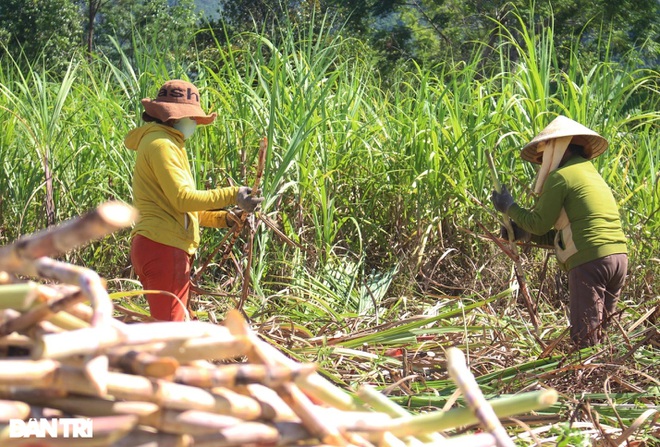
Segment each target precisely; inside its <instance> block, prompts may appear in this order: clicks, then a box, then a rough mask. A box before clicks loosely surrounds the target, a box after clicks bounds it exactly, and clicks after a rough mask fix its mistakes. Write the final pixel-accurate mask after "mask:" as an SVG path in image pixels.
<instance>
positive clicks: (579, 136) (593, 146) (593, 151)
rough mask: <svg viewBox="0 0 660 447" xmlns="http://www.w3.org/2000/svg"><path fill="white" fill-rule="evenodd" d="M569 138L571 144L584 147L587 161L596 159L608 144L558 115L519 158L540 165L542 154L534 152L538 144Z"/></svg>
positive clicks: (585, 128)
mask: <svg viewBox="0 0 660 447" xmlns="http://www.w3.org/2000/svg"><path fill="white" fill-rule="evenodd" d="M569 136H573V137H575V138H573V140H571V142H572V143H574V144H579V145H581V146H584V155H585V156H586V157H587V160H591V159H592V158H595V157H598V156H599V155H600V154H602V153H603V152H605V149H607V145H608V143H607V140H606V139H605V138H603V137H601V136H600V135H598V134H597V133H596V132H594V131H593V130H591V129H589V128H588V127H585V126H583V125H582V124H580V123H578V122H577V121H573V120H572V119H570V118H566V117H565V116H562V115H559V116H558V117H557V118H555V119H554V120H552V122H551V123H550V124H548V125H547V126H546V128H545V129H543V130H542V131H541V132H540V133H539V134H538V135H537V136H535V137H534V139H533V140H532V141H530V142H529V143H527V144H526V145H525V147H523V149H522V153H521V154H520V156H521V157H522V159H523V160H527V161H529V162H531V163H537V164H540V163H541V159H542V154H541V153H540V152H538V151H537V150H536V149H537V146H538V144H539V143H540V142H542V141H547V140H551V139H553V138H560V137H569Z"/></svg>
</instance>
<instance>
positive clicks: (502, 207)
mask: <svg viewBox="0 0 660 447" xmlns="http://www.w3.org/2000/svg"><path fill="white" fill-rule="evenodd" d="M490 200H491V202H493V205H494V206H495V209H496V210H497V211H499V212H500V213H504V214H506V212H507V211H509V208H511V205H513V204H514V203H515V202H514V200H513V197H512V196H511V194H510V193H509V190H508V189H507V188H506V186H504V185H502V192H500V193H498V192H497V191H493V193H492V194H491V196H490Z"/></svg>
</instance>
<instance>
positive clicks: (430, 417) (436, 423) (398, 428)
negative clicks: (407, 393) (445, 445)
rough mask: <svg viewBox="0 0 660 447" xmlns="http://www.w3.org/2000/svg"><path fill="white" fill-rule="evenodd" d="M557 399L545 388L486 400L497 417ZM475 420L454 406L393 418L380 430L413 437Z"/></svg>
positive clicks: (526, 410) (520, 411)
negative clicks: (445, 409)
mask: <svg viewBox="0 0 660 447" xmlns="http://www.w3.org/2000/svg"><path fill="white" fill-rule="evenodd" d="M557 398H558V394H557V391H555V390H552V389H544V390H539V391H531V392H528V393H522V394H517V395H515V396H507V397H501V398H498V399H491V400H489V401H487V402H488V404H489V405H490V406H491V407H492V409H493V411H495V414H496V415H497V417H498V418H499V419H503V418H506V417H509V416H514V415H518V414H524V413H528V412H530V411H535V410H540V409H542V408H546V407H549V406H551V405H553V404H554V403H555V402H557ZM478 422H479V420H478V418H477V417H476V416H475V414H474V413H473V412H472V410H470V409H469V408H454V409H451V410H448V411H435V412H432V413H426V414H422V415H418V416H411V417H404V418H398V419H392V421H390V422H389V423H388V425H387V426H385V427H381V428H380V429H382V430H383V431H391V432H392V433H393V434H395V435H397V436H416V435H418V434H419V433H432V432H437V431H442V430H448V429H452V428H456V427H464V426H468V425H474V424H477V423H478Z"/></svg>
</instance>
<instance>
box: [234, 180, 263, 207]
mask: <svg viewBox="0 0 660 447" xmlns="http://www.w3.org/2000/svg"><path fill="white" fill-rule="evenodd" d="M263 201H264V198H263V197H260V196H258V195H256V194H255V195H254V196H253V195H252V188H250V187H249V186H241V187H240V188H238V195H237V196H236V205H238V206H239V208H241V209H242V210H243V211H246V212H248V213H253V212H254V210H255V209H257V207H258V206H259V204H260V203H261V202H263Z"/></svg>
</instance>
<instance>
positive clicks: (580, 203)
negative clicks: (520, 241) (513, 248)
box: [507, 156, 627, 270]
mask: <svg viewBox="0 0 660 447" xmlns="http://www.w3.org/2000/svg"><path fill="white" fill-rule="evenodd" d="M562 208H564V210H565V211H566V215H567V216H568V225H567V226H566V227H564V228H563V229H561V230H558V231H555V230H553V226H554V225H555V222H557V219H558V217H559V215H560V212H561V209H562ZM507 214H508V216H509V217H510V218H511V219H513V221H514V222H515V223H516V224H518V226H520V227H521V228H523V229H524V230H526V231H529V232H530V233H532V234H533V235H536V237H534V236H533V240H537V241H540V240H544V241H548V239H549V238H550V237H554V245H555V250H556V254H557V259H558V260H559V262H560V264H561V265H562V267H563V268H564V269H566V270H570V269H572V268H574V267H576V266H578V265H580V264H584V263H586V262H589V261H593V260H595V259H598V258H602V257H604V256H609V255H612V254H617V253H627V248H626V236H625V235H624V233H623V229H622V228H621V220H620V218H619V210H618V207H617V205H616V201H615V200H614V196H613V195H612V191H611V190H610V188H609V186H607V184H606V183H605V180H603V178H602V177H601V176H600V174H599V173H598V171H597V170H596V168H595V167H594V165H593V164H592V163H591V162H590V161H589V160H586V159H584V158H582V157H580V156H573V157H571V158H570V159H569V160H568V161H567V162H566V163H565V164H564V165H563V166H561V167H560V168H558V169H556V170H555V171H553V172H551V173H550V174H549V175H548V178H547V180H546V181H545V184H544V185H543V190H542V191H541V195H540V196H539V198H538V201H537V202H536V206H535V207H534V209H533V210H526V209H524V208H521V207H520V206H518V205H516V204H513V205H512V206H511V207H510V208H509V210H508V212H507Z"/></svg>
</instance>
